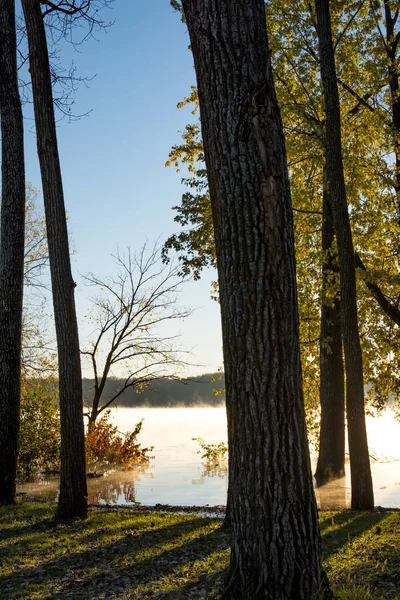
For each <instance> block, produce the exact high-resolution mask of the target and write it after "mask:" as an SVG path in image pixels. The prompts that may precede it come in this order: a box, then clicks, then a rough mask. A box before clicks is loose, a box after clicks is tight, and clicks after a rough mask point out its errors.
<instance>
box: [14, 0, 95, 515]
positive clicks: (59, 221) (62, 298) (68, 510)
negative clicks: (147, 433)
mask: <svg viewBox="0 0 400 600" xmlns="http://www.w3.org/2000/svg"><path fill="white" fill-rule="evenodd" d="M22 6H23V10H24V16H25V23H26V29H27V34H28V44H29V64H30V73H31V77H32V89H33V103H34V110H35V123H36V137H37V148H38V155H39V162H40V170H41V175H42V185H43V196H44V204H45V214H46V227H47V239H48V245H49V261H50V273H51V283H52V291H53V306H54V317H55V325H56V335H57V348H58V369H59V387H60V420H61V474H60V494H59V500H58V510H57V517H58V518H59V519H69V518H73V517H81V518H85V517H86V516H87V486H86V465H85V437H84V427H83V402H82V375H81V364H80V349H79V338H78V327H77V320H76V312H75V300H74V288H75V283H74V281H73V279H72V273H71V262H70V254H69V245H68V233H67V221H66V215H65V206H64V194H63V186H62V177H61V168H60V160H59V155H58V145H57V135H56V125H55V119H54V108H53V94H52V87H51V78H50V67H49V56H48V48H47V41H46V32H45V28H44V23H43V18H42V14H41V10H40V2H39V0H23V1H22Z"/></svg>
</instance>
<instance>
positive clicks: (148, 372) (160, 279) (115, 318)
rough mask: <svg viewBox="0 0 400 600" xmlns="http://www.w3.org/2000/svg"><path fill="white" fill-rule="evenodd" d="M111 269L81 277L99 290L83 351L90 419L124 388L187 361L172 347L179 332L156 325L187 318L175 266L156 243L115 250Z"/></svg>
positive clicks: (143, 382)
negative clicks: (114, 381) (114, 386)
mask: <svg viewBox="0 0 400 600" xmlns="http://www.w3.org/2000/svg"><path fill="white" fill-rule="evenodd" d="M114 261H115V266H116V275H115V276H114V277H113V278H109V279H105V278H99V277H96V276H94V275H93V274H90V275H87V276H86V277H85V279H86V283H87V284H88V285H90V286H94V287H96V288H99V289H100V290H102V292H101V293H100V294H99V295H97V296H96V297H95V298H93V300H92V302H93V305H94V308H95V313H94V321H95V332H94V336H93V341H92V343H91V348H90V349H88V350H85V351H83V352H82V354H84V355H85V356H87V357H89V359H90V361H91V365H92V368H93V377H94V391H93V397H92V400H91V408H90V412H89V413H88V415H87V416H88V419H89V425H90V424H91V423H94V422H95V421H96V419H97V417H98V416H99V415H100V414H101V413H102V412H103V411H104V410H105V409H106V408H108V407H109V406H110V405H111V404H112V403H114V402H115V401H116V400H117V399H118V398H119V397H120V396H121V394H123V393H124V392H125V390H127V389H129V388H133V389H140V388H142V387H143V386H145V385H148V384H149V383H151V382H152V381H155V380H157V379H160V378H161V377H165V376H167V375H171V370H173V369H174V368H175V369H176V368H177V367H179V366H181V365H183V364H186V363H184V361H183V360H182V358H181V357H182V351H181V350H180V348H179V347H177V340H178V337H179V336H178V335H177V334H176V333H172V334H167V333H164V334H163V333H162V332H161V331H160V327H161V328H164V329H165V326H166V325H167V323H168V322H170V321H171V320H174V321H177V320H182V319H184V318H186V317H187V316H188V315H189V311H188V310H185V309H179V308H178V306H177V294H178V292H179V290H180V287H181V285H182V279H181V278H179V277H178V274H179V268H177V267H172V266H170V265H168V266H166V265H164V264H162V262H161V256H160V252H159V250H158V248H157V247H156V246H154V247H153V249H152V250H151V251H150V252H148V251H147V248H146V246H144V247H143V248H142V250H141V251H140V252H139V253H138V254H132V252H131V250H130V248H128V250H127V253H126V255H125V256H121V254H119V253H118V254H117V255H116V256H114ZM113 372H114V373H116V374H118V375H119V376H121V373H122V377H123V379H124V381H123V384H122V386H121V387H120V389H119V390H118V391H117V392H116V393H115V394H113V396H112V397H111V398H108V399H107V400H103V397H104V389H105V385H106V382H107V379H108V378H109V377H110V376H112V374H113Z"/></svg>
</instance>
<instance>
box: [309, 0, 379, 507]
mask: <svg viewBox="0 0 400 600" xmlns="http://www.w3.org/2000/svg"><path fill="white" fill-rule="evenodd" d="M315 7H316V13H317V22H318V41H319V53H320V69H321V80H322V86H323V93H324V100H325V112H326V132H325V144H326V148H325V151H326V175H327V185H328V194H329V201H330V206H331V210H332V217H333V224H334V228H335V231H336V236H337V245H338V254H339V269H340V304H341V321H342V334H343V346H344V355H345V370H346V409H347V429H348V439H349V453H350V467H351V506H352V508H353V509H359V510H363V509H372V508H373V506H374V495H373V489H372V478H371V468H370V462H369V454H368V442H367V431H366V426H365V410H364V380H363V365H362V354H361V345H360V337H359V331H358V317H357V290H356V274H355V266H354V250H353V239H352V233H351V227H350V219H349V212H348V208H347V198H346V186H345V180H344V171H343V160H342V142H341V123H340V104H339V93H338V87H337V79H336V67H335V58H334V50H333V43H332V31H331V22H330V12H329V0H315Z"/></svg>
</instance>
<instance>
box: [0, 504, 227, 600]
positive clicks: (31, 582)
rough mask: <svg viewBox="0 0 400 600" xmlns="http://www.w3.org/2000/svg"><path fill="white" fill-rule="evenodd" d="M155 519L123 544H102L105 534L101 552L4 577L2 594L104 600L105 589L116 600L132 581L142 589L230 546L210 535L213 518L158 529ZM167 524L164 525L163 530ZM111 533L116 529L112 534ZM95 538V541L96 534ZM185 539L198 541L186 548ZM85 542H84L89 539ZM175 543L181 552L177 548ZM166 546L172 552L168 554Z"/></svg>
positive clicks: (65, 558) (124, 535) (223, 537)
mask: <svg viewBox="0 0 400 600" xmlns="http://www.w3.org/2000/svg"><path fill="white" fill-rule="evenodd" d="M152 518H153V517H152V515H149V516H148V521H149V528H147V529H145V530H144V531H140V530H134V532H133V535H132V534H131V533H129V532H128V533H127V531H126V529H129V525H128V524H127V526H126V528H125V530H124V531H122V532H121V533H122V535H121V537H120V538H118V539H117V540H112V541H111V542H107V543H105V544H101V535H100V538H99V539H100V544H99V543H98V542H99V539H97V540H96V541H97V545H96V547H93V548H89V549H87V550H84V551H78V552H74V551H72V552H71V549H69V550H67V552H68V554H65V555H63V556H61V557H57V558H55V559H53V560H46V558H47V556H48V555H45V556H44V560H43V562H42V563H41V564H39V565H36V566H34V567H28V568H27V567H24V568H22V569H19V570H18V571H16V572H14V573H13V574H12V575H10V576H5V575H4V576H2V577H1V576H0V589H7V594H8V595H10V594H11V595H12V594H13V593H15V592H17V591H18V592H19V597H21V598H23V597H26V598H28V597H30V596H31V594H32V592H33V590H34V591H35V594H36V593H40V594H41V595H40V596H38V597H41V598H53V597H54V598H56V597H58V598H59V597H60V594H61V596H62V595H63V594H64V592H65V593H66V594H68V595H71V594H72V597H77V598H91V597H92V598H97V597H102V596H101V594H100V595H99V589H101V590H103V594H104V593H106V597H107V598H108V597H113V596H114V597H116V596H115V594H118V593H120V591H121V589H122V590H123V589H125V588H127V587H131V581H132V580H133V581H135V583H136V584H137V583H140V584H145V583H146V581H148V578H149V576H151V577H152V578H154V577H156V578H157V577H159V576H160V574H161V575H162V574H168V573H170V572H171V570H173V569H175V568H176V567H177V566H179V565H181V564H185V562H188V561H191V560H193V559H199V560H201V559H202V558H204V557H205V556H207V555H208V554H209V553H210V552H212V551H214V550H215V549H216V548H217V547H218V548H219V546H218V544H220V543H221V540H224V542H223V543H224V547H227V541H226V540H227V536H226V535H225V534H223V533H222V534H221V533H220V531H219V530H218V529H217V530H216V531H213V530H211V532H208V531H207V529H208V528H209V527H210V521H209V520H207V519H202V518H197V517H195V518H193V519H186V520H185V521H180V522H178V523H175V524H173V525H169V526H164V527H163V526H161V527H157V528H156V527H154V529H153V528H151V522H152ZM162 521H163V520H162V519H161V521H159V523H158V524H159V525H162ZM166 522H168V521H167V518H166ZM201 530H205V531H206V533H204V532H202V531H201ZM55 532H56V531H55ZM73 533H74V532H73V531H71V534H73ZM110 533H112V530H111V531H110V530H109V531H108V534H110ZM89 534H90V537H91V536H92V534H93V532H92V531H91V532H89ZM43 535H44V536H45V532H44V534H43ZM63 535H64V536H65V528H64V529H63ZM182 536H189V537H190V536H197V537H195V539H192V540H189V541H188V542H187V543H185V541H183V543H182ZM207 538H208V540H207V542H205V540H206V539H207ZM217 538H218V540H217ZM44 541H45V540H44ZM91 541H93V540H91ZM80 543H84V540H83V538H82V539H81V540H80ZM171 544H172V545H173V546H176V547H173V548H172V549H171ZM164 545H167V546H169V549H167V550H163V546H164ZM22 586H23V587H22ZM22 590H24V591H23V592H22ZM25 590H26V595H25Z"/></svg>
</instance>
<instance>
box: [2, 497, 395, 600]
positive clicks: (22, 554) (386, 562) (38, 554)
mask: <svg viewBox="0 0 400 600" xmlns="http://www.w3.org/2000/svg"><path fill="white" fill-rule="evenodd" d="M53 510H54V509H53V507H51V506H47V505H42V504H40V505H34V504H19V505H16V506H15V507H12V508H7V507H0V598H1V600H11V599H17V598H18V599H19V598H25V599H26V600H28V599H32V600H34V599H42V600H44V599H50V598H54V599H55V598H82V599H91V598H93V599H94V598H96V599H99V600H100V599H106V598H107V599H108V598H118V599H121V600H133V599H137V600H140V599H144V598H159V599H161V598H162V599H164V600H167V599H170V600H180V599H183V598H209V599H213V598H217V597H218V596H219V593H220V590H221V588H222V584H223V578H224V571H225V569H226V567H227V564H228V560H229V535H228V534H227V533H226V532H225V531H221V529H220V523H221V521H220V520H217V519H207V518H203V517H200V516H194V515H190V514H189V515H188V514H186V515H178V514H160V513H142V512H134V511H130V510H123V511H110V512H101V511H100V510H93V511H91V512H90V515H89V518H88V519H87V521H80V522H79V521H78V522H74V523H73V524H71V525H56V524H55V523H54V521H53ZM320 524H321V533H322V543H323V556H324V565H325V568H326V570H327V572H328V576H329V578H330V581H331V583H332V587H333V589H334V591H335V593H336V594H337V596H338V598H341V599H342V600H378V599H379V600H385V599H396V598H397V599H400V592H399V591H398V590H400V553H399V550H398V549H399V548H400V514H399V513H390V512H377V511H376V512H372V513H362V512H351V511H330V512H324V513H321V515H320Z"/></svg>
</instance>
